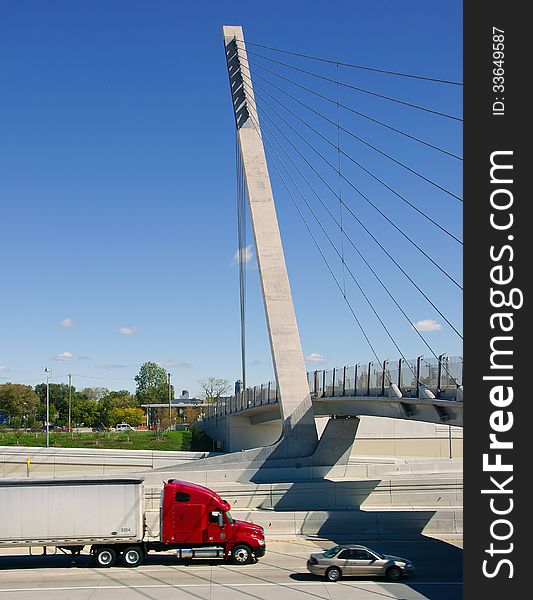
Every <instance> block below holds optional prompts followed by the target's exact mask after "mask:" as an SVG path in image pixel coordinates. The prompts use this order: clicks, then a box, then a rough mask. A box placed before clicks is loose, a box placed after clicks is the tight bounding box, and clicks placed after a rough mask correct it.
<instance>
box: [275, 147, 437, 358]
mask: <svg viewBox="0 0 533 600" xmlns="http://www.w3.org/2000/svg"><path fill="white" fill-rule="evenodd" d="M269 146H270V147H271V148H272V149H273V150H274V152H275V154H276V156H277V158H278V161H280V164H281V165H282V166H283V168H284V169H285V171H286V173H287V174H288V176H289V178H290V179H291V181H292V184H293V186H294V187H295V188H296V190H297V191H298V193H299V194H300V196H301V197H302V199H303V201H304V203H305V205H306V206H307V208H308V209H309V211H310V212H311V214H312V215H313V217H314V218H315V220H316V222H317V223H318V225H319V227H320V229H321V230H322V233H323V234H324V235H325V236H326V238H327V240H328V241H329V243H330V244H331V246H332V247H333V249H334V251H335V253H336V254H337V256H338V257H339V258H341V259H342V255H341V253H340V252H339V250H338V248H337V247H336V246H335V244H334V242H333V240H332V239H331V237H330V236H329V234H328V233H327V231H326V230H325V228H324V226H323V224H322V222H321V221H320V218H319V217H318V216H317V215H316V213H315V211H314V210H313V208H312V207H311V206H310V204H309V202H308V201H307V199H306V198H305V195H304V194H303V192H302V191H301V189H300V187H299V185H298V184H297V183H296V182H295V180H294V178H293V177H292V175H291V174H290V172H289V170H288V169H287V167H286V166H285V164H284V163H283V160H282V159H281V158H280V156H279V154H278V153H277V151H276V150H275V148H274V147H273V146H272V144H271V142H270V141H269ZM354 248H355V250H356V252H357V253H358V254H359V256H360V257H361V259H362V260H363V261H364V263H365V265H366V266H367V267H368V268H369V269H370V271H371V272H372V274H373V275H374V276H375V277H376V279H377V280H378V282H379V283H380V284H381V287H382V288H383V289H384V290H385V292H386V293H387V294H388V296H389V297H390V298H391V300H392V301H393V302H394V304H395V305H396V307H397V308H398V309H399V310H400V312H401V313H402V315H403V316H404V317H405V319H406V320H407V322H408V323H409V324H410V325H411V327H412V328H413V330H414V331H415V332H416V334H417V335H418V337H419V338H420V339H421V340H422V342H423V343H424V345H425V346H426V347H427V348H428V350H429V351H430V352H431V354H432V355H433V356H434V357H435V358H436V359H437V361H438V360H439V357H438V355H437V354H436V352H435V351H434V350H433V348H432V347H431V346H430V345H429V343H428V342H427V340H426V339H425V338H424V336H423V335H422V334H421V332H420V331H418V329H417V328H416V327H415V324H414V323H413V322H412V321H411V319H410V318H409V316H408V315H407V313H406V312H405V310H404V309H403V308H402V307H401V305H400V304H399V303H398V301H397V300H396V299H395V297H394V296H393V295H392V293H391V292H390V291H389V289H388V288H387V286H386V285H385V284H384V283H383V281H382V280H381V278H380V277H379V275H378V274H377V273H376V272H375V270H374V269H373V268H372V267H371V265H370V264H369V263H368V261H367V260H366V258H365V257H364V256H363V254H362V253H361V252H360V251H359V250H358V248H357V247H356V246H355V245H354ZM346 269H347V270H348V273H349V274H350V276H351V278H352V279H353V281H354V282H355V284H356V285H357V287H358V288H359V291H360V292H361V294H362V295H363V297H364V298H365V300H366V301H367V303H368V305H369V306H370V308H371V310H372V312H373V313H374V314H375V316H376V318H377V319H378V320H379V322H380V323H381V325H382V327H383V329H384V330H385V332H386V333H387V335H388V336H389V338H390V339H391V341H392V343H393V344H394V346H395V348H396V350H398V352H399V353H400V355H401V357H402V358H403V359H404V360H405V361H406V362H408V361H407V359H406V358H405V356H404V354H403V353H402V351H401V349H400V347H399V345H398V343H397V342H396V340H395V339H394V337H393V335H392V333H391V332H390V331H389V329H388V327H387V326H386V325H385V323H384V321H383V319H382V318H381V316H380V315H379V313H378V312H377V310H376V308H375V307H374V305H373V303H372V302H371V300H370V299H369V298H368V296H367V294H366V292H365V291H364V289H363V288H362V286H361V285H360V283H359V282H358V280H357V278H356V277H355V275H354V274H353V271H352V270H351V269H350V267H348V266H346Z"/></svg>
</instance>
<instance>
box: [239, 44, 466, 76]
mask: <svg viewBox="0 0 533 600" xmlns="http://www.w3.org/2000/svg"><path fill="white" fill-rule="evenodd" d="M235 41H236V42H240V43H241V44H242V43H243V42H242V41H241V40H237V39H236V40H235ZM246 45H247V46H256V47H258V48H264V49H266V50H273V51H275V52H280V53H283V54H291V55H293V56H299V57H301V58H308V59H311V60H316V61H319V62H323V63H329V64H338V65H340V66H341V67H349V68H352V69H361V70H364V71H375V72H376V73H383V74H387V75H396V76H398V77H409V78H411V79H421V80H424V81H431V82H434V83H445V84H448V85H456V86H462V85H463V84H462V83H461V82H460V81H449V80H447V79H437V78H435V77H426V76H423V75H414V74H412V73H401V72H399V71H390V70H387V69H377V68H375V67H364V66H362V65H355V64H353V63H346V62H339V61H334V60H331V59H327V58H321V57H318V56H312V55H309V54H303V53H301V52H291V51H289V50H282V49H281V48H273V47H272V46H265V45H264V44H255V43H254V42H250V41H249V40H246Z"/></svg>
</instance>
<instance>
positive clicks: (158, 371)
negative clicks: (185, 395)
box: [135, 362, 174, 404]
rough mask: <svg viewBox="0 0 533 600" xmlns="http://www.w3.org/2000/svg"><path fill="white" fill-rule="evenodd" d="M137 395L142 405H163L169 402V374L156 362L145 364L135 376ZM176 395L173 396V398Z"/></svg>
mask: <svg viewBox="0 0 533 600" xmlns="http://www.w3.org/2000/svg"><path fill="white" fill-rule="evenodd" d="M135 382H136V383H137V388H136V390H135V395H136V396H137V398H138V399H139V403H140V404H161V403H163V402H168V380H167V372H166V371H165V369H163V367H161V366H159V365H158V364H157V363H154V362H145V363H144V364H142V365H141V368H140V369H139V374H138V375H136V376H135ZM173 395H174V394H172V396H173Z"/></svg>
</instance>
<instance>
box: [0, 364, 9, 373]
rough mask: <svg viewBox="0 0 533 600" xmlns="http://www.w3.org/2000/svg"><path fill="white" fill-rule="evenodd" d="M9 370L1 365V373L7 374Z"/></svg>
mask: <svg viewBox="0 0 533 600" xmlns="http://www.w3.org/2000/svg"><path fill="white" fill-rule="evenodd" d="M7 371H9V369H8V368H7V367H6V366H5V365H0V373H6V372H7Z"/></svg>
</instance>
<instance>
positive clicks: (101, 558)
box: [95, 548, 117, 567]
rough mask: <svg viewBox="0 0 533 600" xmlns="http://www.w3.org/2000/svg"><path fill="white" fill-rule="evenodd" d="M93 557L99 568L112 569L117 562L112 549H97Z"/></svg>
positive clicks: (115, 554)
mask: <svg viewBox="0 0 533 600" xmlns="http://www.w3.org/2000/svg"><path fill="white" fill-rule="evenodd" d="M95 556H96V562H97V563H98V566H99V567H112V566H113V565H114V564H115V562H116V561H117V553H116V552H115V551H114V550H113V548H98V550H97V551H96V554H95Z"/></svg>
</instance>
